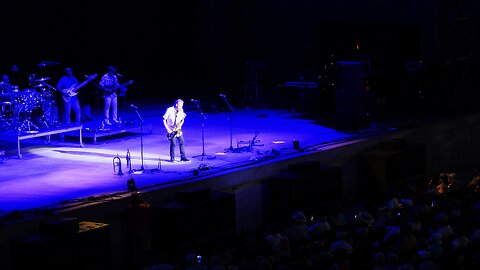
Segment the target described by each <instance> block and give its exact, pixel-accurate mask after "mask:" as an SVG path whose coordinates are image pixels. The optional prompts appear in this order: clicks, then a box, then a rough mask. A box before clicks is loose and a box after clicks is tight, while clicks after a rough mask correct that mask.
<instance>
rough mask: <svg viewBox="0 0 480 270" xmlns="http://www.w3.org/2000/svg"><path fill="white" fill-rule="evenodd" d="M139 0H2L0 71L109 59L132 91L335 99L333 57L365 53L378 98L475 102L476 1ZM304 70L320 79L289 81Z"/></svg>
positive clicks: (21, 78) (247, 101)
mask: <svg viewBox="0 0 480 270" xmlns="http://www.w3.org/2000/svg"><path fill="white" fill-rule="evenodd" d="M143 2H145V1H129V2H127V3H123V2H120V1H119V2H113V1H97V2H93V1H64V2H49V1H44V2H40V1H39V2H33V3H27V2H23V1H20V2H14V3H7V4H3V7H2V10H1V16H0V21H1V23H2V24H1V25H2V30H1V32H2V39H1V40H2V41H1V51H0V72H2V73H7V74H9V75H11V77H12V78H13V79H14V83H16V84H18V85H20V86H21V88H25V87H29V86H28V85H27V84H28V76H29V75H30V74H37V75H40V76H45V77H51V78H52V80H51V81H50V83H52V84H53V85H54V84H56V80H57V79H58V78H59V77H60V76H61V75H62V71H63V69H64V68H65V67H66V66H70V67H72V68H73V69H74V73H75V74H76V75H77V77H78V78H79V79H80V80H82V79H83V78H84V76H83V75H86V74H94V73H97V74H99V78H100V76H101V75H103V74H104V73H105V72H106V67H107V66H109V65H113V66H115V67H116V68H117V70H118V72H119V73H120V74H122V75H123V77H121V78H120V79H121V80H123V81H128V80H134V81H135V83H134V84H133V85H131V86H129V94H130V97H131V99H132V100H133V99H148V98H150V97H155V98H162V99H164V100H166V101H171V100H173V99H175V98H178V97H181V98H183V99H185V100H190V99H191V98H195V99H198V100H200V101H204V100H205V101H209V102H216V101H219V100H220V97H219V93H223V94H226V95H227V96H228V97H229V99H230V100H231V101H232V103H233V104H235V105H238V106H256V105H275V106H279V107H288V106H294V105H292V104H291V102H292V99H293V100H295V99H299V100H300V102H303V101H304V103H302V104H303V105H304V107H312V106H315V104H317V103H318V104H320V105H323V108H325V110H331V109H332V108H331V106H332V105H331V104H333V103H332V102H331V98H332V91H334V89H335V86H334V85H332V82H333V81H334V78H333V76H334V65H332V63H335V62H337V61H343V60H353V61H360V62H361V63H362V66H363V68H364V77H365V87H368V89H369V91H370V92H369V93H370V96H371V99H372V100H371V103H372V104H387V105H388V107H389V108H395V110H399V111H402V110H407V109H411V106H406V107H405V106H404V104H405V102H407V103H411V104H414V105H415V107H416V108H417V109H418V108H419V107H420V108H428V109H429V110H439V111H442V110H445V109H448V110H465V109H466V108H467V109H472V110H475V109H476V99H477V98H478V94H477V92H478V79H477V77H478V76H477V75H478V74H479V73H478V71H479V67H478V49H477V48H478V47H479V46H478V45H479V44H478V38H477V27H478V22H479V7H480V4H478V3H477V2H476V1H460V0H458V1H453V0H440V1H433V0H427V1H416V0H404V1H380V0H377V1H375V0H373V1H352V0H345V1H313V0H296V1H288V0H285V1H273V0H264V1H253V0H250V1H248V0H247V1H220V0H206V1H165V2H164V1H161V2H148V3H143ZM42 61H51V62H58V63H60V64H53V65H47V66H44V67H39V63H41V62H42ZM14 65H16V66H17V67H18V71H17V72H12V71H11V68H12V67H13V66H14ZM302 80H308V81H310V80H311V81H316V82H318V83H319V84H318V85H319V86H318V88H316V89H310V90H309V91H310V92H308V91H307V92H305V91H304V90H305V89H300V90H299V89H296V88H295V89H288V88H285V87H284V86H283V84H284V82H285V81H302ZM93 88H95V84H92V85H89V89H88V90H86V91H85V92H87V91H90V92H92V91H93V92H94V89H93ZM312 91H313V92H312ZM298 93H301V95H300V97H299V96H296V95H297V94H298ZM305 97H306V99H305ZM309 97H312V98H309ZM85 102H86V101H85V100H84V101H83V103H85ZM297 109H300V110H301V109H302V108H297ZM380 109H381V108H375V110H380ZM372 110H373V109H372Z"/></svg>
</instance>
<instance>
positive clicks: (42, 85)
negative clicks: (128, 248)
mask: <svg viewBox="0 0 480 270" xmlns="http://www.w3.org/2000/svg"><path fill="white" fill-rule="evenodd" d="M44 86H48V84H37V85H35V86H33V87H44Z"/></svg>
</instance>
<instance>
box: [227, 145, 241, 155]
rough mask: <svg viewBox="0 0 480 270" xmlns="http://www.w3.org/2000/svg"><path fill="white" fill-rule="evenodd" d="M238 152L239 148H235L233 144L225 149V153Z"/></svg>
mask: <svg viewBox="0 0 480 270" xmlns="http://www.w3.org/2000/svg"><path fill="white" fill-rule="evenodd" d="M229 152H231V153H238V151H237V149H235V148H233V147H232V146H230V147H229V148H226V149H225V153H229Z"/></svg>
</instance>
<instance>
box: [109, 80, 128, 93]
mask: <svg viewBox="0 0 480 270" xmlns="http://www.w3.org/2000/svg"><path fill="white" fill-rule="evenodd" d="M130 84H133V80H130V81H129V82H126V83H122V84H119V85H118V86H117V87H114V88H111V89H107V88H103V93H104V94H105V95H111V94H113V93H116V92H117V90H118V89H120V95H121V96H123V95H125V93H126V92H127V87H126V86H127V85H130Z"/></svg>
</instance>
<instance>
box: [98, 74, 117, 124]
mask: <svg viewBox="0 0 480 270" xmlns="http://www.w3.org/2000/svg"><path fill="white" fill-rule="evenodd" d="M116 72H117V70H116V69H115V68H114V67H113V66H109V67H108V68H107V73H106V74H105V75H103V77H102V79H101V80H100V83H99V86H100V88H101V89H102V92H103V100H104V107H103V115H104V120H103V122H104V124H105V125H109V126H110V125H112V124H111V122H110V108H111V109H112V121H113V122H114V123H115V124H120V123H121V121H120V120H119V118H118V114H117V113H118V110H117V108H118V107H117V106H118V98H117V97H118V95H117V90H118V89H120V88H121V87H122V86H121V85H120V84H119V83H118V78H117V75H116V74H115V73H116Z"/></svg>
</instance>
